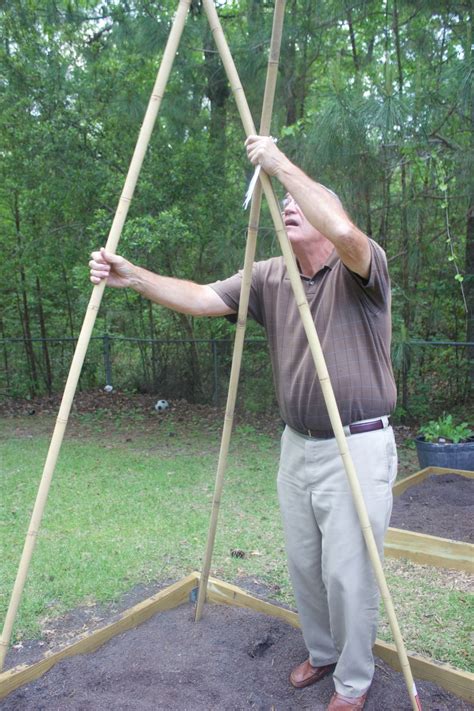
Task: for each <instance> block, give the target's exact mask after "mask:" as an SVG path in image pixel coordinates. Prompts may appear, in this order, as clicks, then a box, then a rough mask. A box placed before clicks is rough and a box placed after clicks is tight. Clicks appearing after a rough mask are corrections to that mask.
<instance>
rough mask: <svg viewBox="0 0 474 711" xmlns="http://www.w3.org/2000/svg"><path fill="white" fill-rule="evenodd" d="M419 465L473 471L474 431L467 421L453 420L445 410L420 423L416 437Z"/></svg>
mask: <svg viewBox="0 0 474 711" xmlns="http://www.w3.org/2000/svg"><path fill="white" fill-rule="evenodd" d="M415 443H416V451H417V454H418V461H419V463H420V467H422V468H423V469H424V468H425V467H445V468H446V469H464V470H467V471H474V432H473V431H472V430H471V429H470V428H469V426H468V424H467V422H461V423H458V424H455V423H454V420H453V416H452V415H446V414H443V415H441V417H439V418H438V419H437V420H430V422H428V424H426V425H423V427H420V430H419V434H418V436H417V437H416V438H415Z"/></svg>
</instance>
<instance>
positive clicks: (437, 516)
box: [390, 474, 474, 543]
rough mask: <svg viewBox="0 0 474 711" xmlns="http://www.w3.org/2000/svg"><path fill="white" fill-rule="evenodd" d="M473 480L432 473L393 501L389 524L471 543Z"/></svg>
mask: <svg viewBox="0 0 474 711" xmlns="http://www.w3.org/2000/svg"><path fill="white" fill-rule="evenodd" d="M473 521H474V479H467V478H466V477H464V476H462V475H461V474H432V475H431V476H429V477H427V478H426V479H425V480H424V481H423V482H422V483H421V484H416V485H415V486H411V487H410V488H409V489H407V490H406V491H404V492H403V494H401V495H400V496H397V497H395V498H394V500H393V512H392V518H391V520H390V526H392V527H394V528H403V529H405V530H408V531H417V532H419V533H427V534H429V535H430V536H439V537H440V538H450V539H452V540H455V541H466V542H467V543H474V526H473Z"/></svg>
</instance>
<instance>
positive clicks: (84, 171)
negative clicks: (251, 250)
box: [0, 0, 474, 417]
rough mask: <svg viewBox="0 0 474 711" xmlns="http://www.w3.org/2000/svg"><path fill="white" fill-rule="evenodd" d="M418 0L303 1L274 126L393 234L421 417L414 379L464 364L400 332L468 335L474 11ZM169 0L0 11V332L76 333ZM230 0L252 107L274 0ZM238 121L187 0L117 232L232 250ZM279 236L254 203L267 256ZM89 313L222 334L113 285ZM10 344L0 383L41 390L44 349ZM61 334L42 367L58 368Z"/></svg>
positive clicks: (125, 330)
mask: <svg viewBox="0 0 474 711" xmlns="http://www.w3.org/2000/svg"><path fill="white" fill-rule="evenodd" d="M415 5H416V7H414V5H413V3H411V2H399V3H397V4H393V3H392V4H389V5H387V7H386V8H385V11H384V12H383V13H381V12H380V4H379V3H377V2H375V0H364V2H360V3H357V4H356V5H354V3H352V4H351V3H349V4H348V3H346V2H342V0H331V2H327V3H314V1H313V0H292V2H291V3H290V4H289V5H288V9H287V13H286V17H285V27H284V35H283V42H282V54H281V63H280V69H279V82H278V87H277V92H276V97H275V110H274V117H273V122H272V129H271V131H272V133H273V134H274V135H276V136H278V137H279V138H280V139H281V142H280V145H281V146H282V148H283V149H284V150H285V151H287V152H288V154H289V156H290V157H293V158H294V159H296V160H297V161H298V162H299V163H301V165H302V166H303V167H304V168H305V169H306V170H307V171H309V172H310V173H311V174H312V175H313V176H314V177H316V178H317V179H318V180H320V181H322V182H324V183H325V184H327V185H329V186H330V187H332V188H333V189H335V190H336V191H337V192H338V193H339V194H340V195H341V198H342V199H343V201H344V203H345V204H346V205H347V208H348V211H349V212H350V214H351V215H352V217H353V219H354V221H355V222H356V223H357V224H358V225H359V226H360V227H361V228H362V229H363V230H365V231H366V232H367V233H368V234H369V235H371V236H372V237H374V238H375V239H376V240H377V241H379V242H380V243H381V244H382V246H383V247H384V248H385V250H386V252H387V255H388V259H389V267H390V271H391V276H392V284H393V316H394V319H393V322H394V368H395V375H396V378H397V382H398V385H399V391H400V393H401V402H400V408H401V410H400V412H401V411H403V412H404V413H406V416H407V417H410V416H416V415H422V414H424V413H423V408H426V406H427V403H428V401H429V398H428V399H427V397H426V391H424V390H423V388H421V386H419V385H418V384H419V383H426V382H429V381H430V380H431V378H432V372H438V371H439V370H440V369H441V370H443V374H445V375H446V379H444V377H443V386H445V385H446V382H447V383H448V388H447V389H446V388H445V390H446V391H447V392H449V393H450V395H449V397H450V398H451V399H452V400H453V401H454V400H456V399H459V397H460V396H462V397H464V398H465V399H466V400H467V399H468V397H469V390H468V388H467V387H466V384H467V382H468V379H467V377H466V369H465V368H459V367H458V368H457V369H453V368H452V367H451V366H452V364H451V362H450V363H449V367H448V361H447V359H446V357H445V354H444V353H442V352H440V353H439V355H438V356H437V358H436V359H433V358H431V357H427V358H425V359H424V360H423V358H422V357H420V358H419V359H418V354H417V357H415V355H414V353H413V349H412V347H411V346H410V344H411V343H412V341H413V340H414V339H423V340H432V339H443V340H456V341H465V340H469V337H470V336H469V332H468V326H467V323H468V318H467V315H469V314H472V311H473V304H472V299H473V298H474V297H473V294H474V290H473V289H472V288H470V287H469V284H470V283H471V281H472V276H470V271H472V270H471V269H470V263H469V259H468V257H469V255H470V254H472V239H473V237H472V231H471V232H469V230H468V228H467V225H468V215H469V214H471V213H472V209H473V207H472V199H473V198H472V195H473V191H472V175H473V174H474V171H473V170H472V156H473V146H474V143H473V136H474V127H473V124H472V116H473V115H474V114H473V112H472V107H473V101H474V94H473V92H472V72H473V66H472V53H471V38H472V22H473V20H472V13H471V12H470V10H469V9H468V7H467V5H466V4H462V3H461V4H459V3H458V4H455V5H453V6H449V7H448V6H447V5H446V3H441V2H439V3H436V12H433V7H432V3H431V4H430V3H425V4H423V3H416V4H415ZM175 10H176V2H175V0H165V1H163V2H160V3H156V2H151V3H150V2H148V1H147V2H145V0H131V2H127V3H117V2H113V1H112V0H104V1H101V2H100V3H99V2H95V1H94V0H91V2H87V3H82V2H77V3H73V4H71V3H70V2H65V1H63V0H60V1H59V2H52V0H46V1H45V2H39V1H38V0H31V2H28V3H6V4H4V5H3V6H2V8H1V9H0V15H1V17H0V39H1V42H0V73H1V74H2V77H3V78H2V92H1V95H0V154H1V157H2V160H1V161H0V186H1V187H0V249H1V253H2V260H1V261H0V302H1V304H2V306H1V310H0V339H2V338H8V337H10V338H11V337H17V338H22V337H25V338H30V337H31V338H37V337H39V336H43V335H47V336H61V335H64V334H67V335H70V336H77V334H78V331H79V328H80V324H81V322H82V319H83V314H84V311H85V309H86V307H87V303H88V300H89V295H90V283H89V281H88V278H87V268H86V264H87V261H88V258H89V253H90V251H91V250H92V249H93V248H95V247H97V246H99V245H100V244H104V243H105V241H106V238H107V234H108V232H109V229H110V226H111V224H112V220H113V215H114V212H115V209H116V206H117V203H118V200H119V196H120V193H121V190H122V187H123V184H124V180H125V176H126V173H127V170H128V166H129V163H130V160H131V157H132V154H133V150H134V146H135V142H136V139H137V136H138V132H139V128H140V123H141V121H142V118H143V115H144V112H145V109H146V105H147V102H148V98H149V95H150V93H151V90H152V86H153V81H154V77H155V75H156V72H157V69H158V66H159V63H160V59H161V56H162V53H163V50H164V46H165V43H166V40H167V38H168V35H169V30H170V26H171V22H172V17H173V15H174V13H175ZM218 11H219V13H220V14H221V16H222V20H223V22H224V30H225V33H226V36H227V39H228V42H229V46H230V49H231V51H232V53H233V55H234V58H235V62H236V65H237V69H238V71H239V74H240V77H241V80H242V84H243V86H244V88H245V92H246V96H247V98H248V101H249V104H250V107H251V110H252V113H253V116H254V121H255V123H256V125H258V115H259V113H260V110H261V99H262V94H263V87H264V83H265V72H266V62H267V56H268V45H269V38H270V33H271V24H272V14H273V5H272V3H262V2H254V1H253V0H252V2H247V0H235V2H232V3H225V4H222V3H221V4H220V7H219V8H218ZM243 139H244V132H243V130H242V126H241V123H240V119H239V116H238V112H237V110H236V106H235V102H234V100H233V97H232V94H231V92H230V90H229V87H228V84H227V82H226V80H225V77H224V73H223V71H222V67H221V63H220V60H219V57H218V56H217V55H216V52H215V48H214V45H213V39H212V33H211V32H210V31H209V27H208V22H207V19H206V17H205V14H204V13H203V12H202V10H201V9H200V8H199V4H196V7H195V8H193V12H191V13H190V16H189V18H188V20H187V22H186V27H185V31H184V35H183V39H182V42H181V45H180V49H179V52H178V54H177V57H176V59H175V62H174V66H173V69H172V72H171V75H170V80H169V82H168V86H167V87H166V92H165V95H164V97H163V100H162V103H161V107H160V113H159V116H158V120H157V123H156V126H155V129H154V131H153V134H152V138H151V141H150V145H149V148H148V151H147V155H146V158H145V161H144V164H143V167H142V170H141V174H140V178H139V181H138V184H137V187H136V190H135V195H134V197H133V201H132V204H131V206H130V212H129V216H128V219H127V222H126V225H125V229H124V233H123V236H122V238H121V242H120V245H119V250H118V251H119V252H123V254H124V256H126V257H129V258H130V259H134V260H137V261H139V262H140V263H141V264H143V265H144V266H147V267H148V268H150V269H154V270H159V271H162V272H163V273H167V274H172V275H176V276H180V277H185V278H188V279H193V280H196V281H199V282H205V283H208V282H212V281H214V280H216V279H219V278H223V277H224V276H227V275H228V274H231V273H234V272H235V271H236V270H237V269H239V268H240V267H241V266H242V263H243V254H244V243H245V237H246V228H247V219H248V214H245V213H244V212H243V211H242V210H241V204H242V198H243V195H244V192H245V187H246V184H247V182H248V179H249V176H250V174H251V172H252V171H251V168H250V166H249V164H248V162H247V160H246V157H245V152H244V148H243ZM278 253H279V249H278V246H277V244H276V241H275V236H274V231H273V227H272V225H271V222H270V220H269V217H268V213H267V212H266V211H265V207H264V210H263V212H262V218H261V226H260V235H259V240H258V248H257V257H258V258H266V257H268V256H273V255H274V254H278ZM466 312H469V314H467V313H466ZM40 313H41V318H40ZM97 327H98V329H99V330H100V332H103V331H105V330H108V331H109V332H110V333H120V334H123V335H125V336H141V337H143V338H166V337H167V336H169V334H170V333H171V332H173V333H178V334H179V335H181V336H185V337H186V338H198V337H212V336H214V335H215V334H217V335H221V334H224V335H227V334H228V333H229V326H228V325H227V324H226V323H224V322H222V321H215V320H214V321H213V320H211V319H205V320H203V321H199V322H197V321H195V320H192V319H189V318H184V319H183V318H178V317H176V316H174V315H171V314H165V313H164V312H163V311H162V310H158V309H151V310H148V307H147V306H144V305H143V304H142V303H141V300H140V299H138V298H136V297H135V295H133V294H123V293H121V294H119V293H109V292H107V293H106V296H105V298H104V301H103V306H102V309H101V312H100V314H99V317H98V324H97ZM0 348H3V352H2V353H1V359H2V364H4V365H5V367H4V370H5V372H6V373H7V381H8V385H7V387H6V388H4V386H3V385H1V386H0V387H1V388H2V389H6V390H7V391H8V392H10V393H11V392H14V393H19V392H20V391H22V392H28V393H30V394H34V392H41V391H45V390H48V388H49V387H50V386H51V383H50V382H48V367H47V353H46V352H45V351H44V350H41V349H38V350H35V348H36V347H35V348H34V349H31V348H30V349H29V350H28V347H27V346H24V348H23V352H22V353H20V352H19V350H17V346H15V347H10V346H9V345H5V344H4V343H3V342H1V341H0ZM18 348H19V347H18ZM33 351H34V352H33ZM58 353H59V349H53V350H52V352H51V364H52V366H51V367H52V369H53V371H56V372H61V375H62V373H63V370H62V361H61V358H60V357H59V356H58V355H57V354H58ZM61 357H62V356H61ZM435 360H436V362H434V361H435ZM20 361H21V363H22V369H21V372H19V370H18V369H17V368H16V367H15V363H17V362H20ZM422 361H423V363H422V364H421V365H420V367H419V368H418V367H417V365H415V364H416V363H420V362H422ZM137 362H138V361H137ZM189 365H190V367H192V363H191V361H190V363H189ZM461 371H462V377H461V375H460V373H461ZM90 375H91V377H92V374H90ZM142 375H143V374H140V373H138V374H136V376H137V379H140V378H142ZM147 378H148V376H147V375H145V380H146V379H147ZM49 379H50V378H49ZM53 379H54V378H53ZM461 380H462V381H463V382H461ZM53 387H54V389H58V387H61V386H60V385H59V386H58V379H56V380H55V382H54V383H53ZM414 388H416V393H417V394H415V397H413V396H412V395H411V393H412V392H413V391H414ZM428 392H429V388H428ZM439 397H440V398H441V394H440V396H439ZM416 398H417V399H416ZM255 399H256V398H255ZM408 399H410V400H411V402H408ZM249 402H250V400H249ZM443 406H444V405H443Z"/></svg>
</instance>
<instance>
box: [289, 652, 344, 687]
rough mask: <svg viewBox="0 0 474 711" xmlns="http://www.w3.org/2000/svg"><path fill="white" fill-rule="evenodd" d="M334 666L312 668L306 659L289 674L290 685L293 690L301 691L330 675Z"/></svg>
mask: <svg viewBox="0 0 474 711" xmlns="http://www.w3.org/2000/svg"><path fill="white" fill-rule="evenodd" d="M335 666H336V665H335V664H328V665H327V666H325V667H313V665H312V664H311V662H310V661H309V659H307V660H306V661H305V662H303V664H300V665H299V666H297V667H295V668H294V669H293V671H292V672H291V674H290V684H291V685H292V686H294V687H295V689H303V688H304V687H305V686H309V685H310V684H314V683H315V682H317V681H319V680H320V679H322V678H323V677H325V676H327V675H328V674H330V673H331V672H332V671H333V669H334V667H335Z"/></svg>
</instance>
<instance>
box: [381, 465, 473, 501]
mask: <svg viewBox="0 0 474 711" xmlns="http://www.w3.org/2000/svg"><path fill="white" fill-rule="evenodd" d="M431 474H459V475H460V476H465V477H466V479H474V472H471V471H467V469H446V468H445V467H425V468H424V469H420V471H419V472H416V473H415V474H412V475H411V476H407V477H406V479H402V480H401V481H398V482H397V483H396V484H395V485H394V486H393V488H392V491H393V495H394V496H400V494H403V492H404V491H406V490H407V489H409V488H410V486H415V485H416V484H421V482H422V481H424V480H425V479H426V478H427V477H429V476H431Z"/></svg>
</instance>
